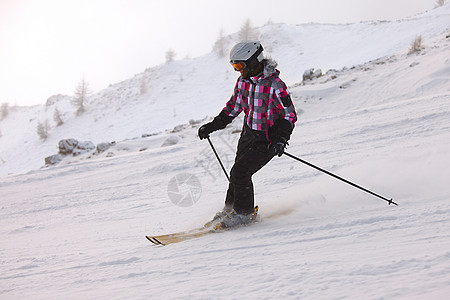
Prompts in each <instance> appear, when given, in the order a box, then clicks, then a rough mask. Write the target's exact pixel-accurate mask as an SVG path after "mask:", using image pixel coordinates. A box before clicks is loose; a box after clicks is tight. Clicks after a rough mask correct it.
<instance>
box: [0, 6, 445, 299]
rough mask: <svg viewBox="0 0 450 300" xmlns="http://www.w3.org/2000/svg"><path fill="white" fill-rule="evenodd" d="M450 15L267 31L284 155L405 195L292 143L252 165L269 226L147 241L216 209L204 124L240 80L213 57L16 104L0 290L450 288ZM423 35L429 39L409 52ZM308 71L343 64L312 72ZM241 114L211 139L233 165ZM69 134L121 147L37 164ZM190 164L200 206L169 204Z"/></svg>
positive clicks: (32, 293) (217, 176)
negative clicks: (289, 132) (82, 107)
mask: <svg viewBox="0 0 450 300" xmlns="http://www.w3.org/2000/svg"><path fill="white" fill-rule="evenodd" d="M449 13H450V5H448V4H447V5H446V6H444V7H441V8H439V9H435V10H432V11H429V12H427V13H424V14H421V15H418V16H414V17H411V18H408V19H405V20H399V21H395V22H379V21H377V22H363V23H358V24H347V25H331V24H304V25H287V24H274V25H268V26H265V27H262V28H259V32H260V35H261V40H262V42H263V45H266V46H265V47H266V49H267V51H268V52H270V54H271V56H272V57H273V58H274V59H276V60H277V61H278V62H279V69H280V70H281V77H282V78H283V79H285V80H286V82H287V83H289V89H290V91H291V93H292V97H293V100H294V103H295V106H296V108H297V110H298V112H299V123H298V126H297V127H296V128H295V130H294V133H293V136H292V139H291V145H290V146H289V148H288V152H289V153H291V154H294V155H296V156H299V157H301V158H303V159H305V160H307V161H309V162H311V163H313V164H316V165H318V166H319V167H322V168H325V169H327V170H329V171H331V172H333V173H336V174H338V175H340V176H342V177H344V178H346V179H348V180H351V181H354V182H355V183H357V184H360V185H363V186H364V187H366V188H368V189H370V190H373V191H375V192H377V193H379V194H381V195H383V196H385V197H387V198H391V197H392V198H393V199H394V200H395V201H396V202H397V203H399V206H393V205H391V206H389V205H387V203H386V202H385V201H383V200H381V199H377V198H375V197H373V196H371V195H369V194H367V193H364V192H362V191H360V190H357V189H355V188H353V187H351V186H349V185H346V184H345V183H342V182H340V181H337V180H336V179H333V178H331V177H329V176H327V175H325V174H322V173H320V172H318V171H316V170H314V169H312V168H309V167H308V166H306V165H303V164H301V163H299V162H296V161H294V160H292V159H290V158H288V157H286V156H282V157H280V158H274V160H273V161H272V162H271V163H269V165H267V166H266V167H265V168H264V169H262V170H261V171H260V172H259V173H257V174H256V175H255V177H254V184H255V190H256V202H257V204H258V205H260V214H261V222H260V223H259V224H256V225H253V226H249V227H245V228H241V229H239V230H235V231H229V232H224V233H218V234H213V235H209V236H206V237H202V238H200V239H195V240H190V241H186V242H183V243H180V244H173V245H170V246H166V247H156V246H152V245H151V244H150V243H149V242H148V241H147V240H146V239H145V238H144V236H145V235H149V234H152V235H153V234H164V233H170V232H174V231H180V230H185V229H191V228H195V227H198V226H199V225H200V224H202V223H204V222H205V221H206V220H208V219H209V218H211V217H212V216H213V215H214V213H215V212H216V211H218V210H220V209H221V208H222V205H223V199H224V195H225V192H226V188H227V185H226V179H225V176H224V174H223V173H222V170H221V169H220V167H219V165H218V163H217V161H216V160H215V157H214V156H213V153H212V151H211V149H210V147H209V145H208V143H207V142H205V141H200V140H198V138H197V136H196V132H197V129H198V126H199V124H202V123H203V122H206V121H207V120H208V119H210V118H211V117H213V116H214V115H215V114H217V113H218V112H219V111H220V109H221V108H222V107H223V105H224V103H225V101H226V100H227V99H228V97H229V96H230V93H231V91H232V88H233V84H234V81H235V80H236V73H235V72H234V71H233V70H230V67H229V65H228V63H227V60H226V58H221V57H218V56H217V55H216V54H215V53H211V54H209V55H206V56H204V57H199V58H194V59H189V60H182V61H174V62H171V63H169V64H164V65H160V66H157V67H154V68H149V69H147V70H145V71H144V72H143V73H141V74H137V75H136V76H135V77H133V78H130V79H128V80H125V81H123V82H120V83H117V84H114V85H111V86H110V87H108V88H106V89H104V90H103V91H100V92H99V93H97V94H94V95H93V97H92V99H91V101H90V102H89V103H88V105H87V112H86V113H85V114H84V115H82V116H81V117H75V110H76V109H75V108H74V107H72V106H71V105H70V97H68V96H60V97H59V98H58V99H59V100H57V101H55V103H53V104H51V103H49V105H42V106H34V107H11V111H10V114H9V115H8V116H7V117H6V118H5V119H4V120H2V121H1V122H0V130H1V133H2V135H1V137H0V140H1V143H0V158H1V159H0V163H1V164H0V176H2V177H1V180H0V195H1V196H0V198H1V200H0V201H1V202H0V239H1V241H2V247H1V249H0V259H1V260H0V263H1V268H2V275H0V298H2V299H59V298H69V299H72V298H76V299H80V298H81V299H97V298H108V299H123V298H131V299H140V298H145V299H148V298H169V299H185V298H192V299H210V298H218V299H221V298H230V299H242V298H250V299H259V298H263V299H264V298H267V299H272V298H281V297H284V298H288V299H446V298H447V297H448V295H449V294H450V232H449V231H448V228H450V217H449V216H450V204H449V201H448V200H449V195H450V186H449V185H448V178H450V155H449V149H450V125H449V120H450V105H449V100H450V56H449V53H450V51H449V50H450V39H449V38H446V36H448V35H449V33H450V30H449V27H448V24H449V23H448V20H449ZM419 35H421V36H422V37H423V39H424V49H423V50H422V51H421V52H420V53H416V54H410V55H408V54H407V53H408V50H409V47H410V43H411V42H412V40H413V39H414V38H415V37H416V36H419ZM234 38H235V37H234V36H230V37H228V41H229V43H228V44H229V45H228V46H229V47H231V45H232V44H233V42H234V41H233V39H234ZM311 67H313V68H322V70H327V69H335V70H336V71H334V72H330V73H328V74H326V75H324V76H322V77H320V78H318V79H315V80H313V81H311V82H307V83H305V84H301V83H300V82H301V75H302V74H303V71H304V70H305V69H308V68H311ZM334 76H335V77H334ZM143 82H144V83H145V86H146V91H145V90H144V91H141V87H142V83H143ZM55 107H58V109H59V110H60V111H61V112H63V117H64V120H65V124H64V125H62V126H59V127H56V125H52V128H51V130H50V136H49V138H48V139H47V140H46V141H41V140H39V138H38V136H37V134H36V125H37V123H38V122H43V121H45V120H46V119H48V120H52V116H53V112H54V109H55ZM190 120H191V122H189V121H190ZM178 125H180V126H178ZM175 126H178V127H177V129H176V130H173V129H174V127H175ZM240 127H241V119H239V120H235V121H234V122H233V123H232V124H231V126H229V128H227V129H225V130H224V131H221V132H217V133H214V134H213V135H212V136H211V140H212V142H213V143H214V145H215V147H216V148H217V150H218V152H219V155H220V156H221V158H222V159H223V161H224V164H225V166H226V168H227V169H228V170H229V168H230V167H231V164H232V161H233V158H234V151H235V149H234V148H235V145H236V142H237V139H238V136H239V133H236V132H235V131H236V130H239V128H240ZM143 134H147V135H148V136H147V137H141V136H142V135H143ZM63 138H76V139H78V140H80V141H92V142H94V143H95V144H98V143H101V142H111V141H116V144H115V145H114V146H112V147H111V148H110V149H108V150H107V151H105V152H104V153H88V154H84V155H80V156H77V157H66V158H65V159H64V160H63V162H61V163H60V164H58V165H56V166H51V167H45V168H41V167H42V166H43V163H44V158H45V157H46V156H49V155H52V154H55V153H56V152H57V144H58V141H59V140H60V139H63ZM163 145H164V146H163ZM180 174H190V175H193V176H195V177H196V178H198V179H199V182H200V184H201V186H200V187H197V188H200V193H199V194H198V195H199V196H200V197H199V198H195V199H194V200H195V201H194V202H195V203H193V205H190V206H179V205H175V204H174V203H173V202H172V201H171V198H170V193H168V192H171V191H168V189H169V187H168V185H169V182H170V181H171V180H172V179H173V178H175V177H176V176H178V175H180ZM181 191H182V193H187V191H189V188H186V186H184V187H181ZM196 191H197V192H198V191H199V190H198V189H197V190H196Z"/></svg>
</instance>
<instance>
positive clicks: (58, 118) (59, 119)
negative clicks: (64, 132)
mask: <svg viewBox="0 0 450 300" xmlns="http://www.w3.org/2000/svg"><path fill="white" fill-rule="evenodd" d="M53 120H54V121H55V122H56V126H61V125H62V124H64V121H63V119H62V115H61V112H60V111H59V109H58V108H55V112H54V113H53Z"/></svg>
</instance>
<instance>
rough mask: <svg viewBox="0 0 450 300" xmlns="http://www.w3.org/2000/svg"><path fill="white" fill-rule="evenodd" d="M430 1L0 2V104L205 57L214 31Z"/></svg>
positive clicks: (37, 99)
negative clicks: (169, 56) (169, 59)
mask: <svg viewBox="0 0 450 300" xmlns="http://www.w3.org/2000/svg"><path fill="white" fill-rule="evenodd" d="M435 4H436V0H276V1H274V0H270V1H269V0H260V1H246V0H223V1H219V0H189V1H187V0H164V1H162V0H0V103H3V102H8V103H9V104H10V105H33V104H43V103H45V101H46V100H47V98H48V97H49V96H51V95H54V94H59V93H61V94H68V95H72V94H73V91H74V89H75V87H76V85H77V84H78V82H79V81H80V80H81V79H82V78H83V77H84V78H85V79H86V81H88V82H89V84H90V85H91V89H92V90H94V91H99V90H101V89H103V88H105V87H107V86H108V85H109V84H112V83H117V82H120V81H122V80H125V79H128V78H130V77H132V76H133V75H135V74H137V73H140V72H143V71H144V70H145V69H146V68H148V67H151V66H154V65H157V64H160V63H164V61H165V53H166V52H167V50H168V49H173V50H174V51H175V53H176V59H182V58H185V57H187V56H189V57H197V56H200V55H202V54H205V53H208V52H210V51H211V49H212V46H213V44H214V42H215V41H216V40H217V38H218V36H219V31H220V30H221V28H222V29H223V30H224V32H225V34H229V33H233V32H236V31H238V30H239V28H240V27H241V26H242V24H243V23H244V22H245V20H247V19H250V20H251V23H252V25H253V26H262V25H264V24H265V23H267V22H268V21H269V20H270V21H272V22H273V23H287V24H302V23H308V22H318V23H352V22H359V21H366V20H395V19H401V18H404V17H407V16H412V15H415V14H417V13H421V12H424V11H425V10H430V9H432V8H434V7H435Z"/></svg>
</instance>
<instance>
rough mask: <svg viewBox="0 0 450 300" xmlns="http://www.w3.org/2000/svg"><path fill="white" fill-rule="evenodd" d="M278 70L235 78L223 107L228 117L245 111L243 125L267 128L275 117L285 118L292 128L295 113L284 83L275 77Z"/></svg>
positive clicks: (252, 127) (258, 128)
mask: <svg viewBox="0 0 450 300" xmlns="http://www.w3.org/2000/svg"><path fill="white" fill-rule="evenodd" d="M279 74H280V71H278V70H274V72H273V73H271V74H268V75H261V76H259V77H251V78H250V79H249V80H247V79H243V78H242V77H239V79H238V80H237V82H236V86H235V87H234V92H233V95H232V96H231V99H230V100H229V101H228V102H227V104H226V105H225V107H224V108H223V110H222V111H223V112H224V113H225V114H227V115H228V116H230V117H236V116H237V115H239V114H240V113H241V112H242V111H244V113H245V122H246V123H247V125H248V126H249V127H250V128H251V129H253V130H258V131H266V133H267V131H268V130H269V128H270V127H271V126H273V124H274V121H275V120H277V119H286V120H288V121H289V122H290V123H291V124H292V127H294V124H295V122H296V121H297V114H296V112H295V108H294V105H293V104H292V101H291V98H290V96H289V92H288V90H287V87H286V85H285V83H284V82H283V81H282V80H281V79H280V78H279V77H278V76H279Z"/></svg>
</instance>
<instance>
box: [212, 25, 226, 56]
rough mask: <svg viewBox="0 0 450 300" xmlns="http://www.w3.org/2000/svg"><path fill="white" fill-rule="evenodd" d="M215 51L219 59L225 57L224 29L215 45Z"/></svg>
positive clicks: (221, 30)
mask: <svg viewBox="0 0 450 300" xmlns="http://www.w3.org/2000/svg"><path fill="white" fill-rule="evenodd" d="M213 51H215V52H216V53H217V55H219V57H224V56H225V33H224V30H223V28H221V29H220V31H219V38H218V39H217V41H216V43H215V44H214V47H213Z"/></svg>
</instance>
